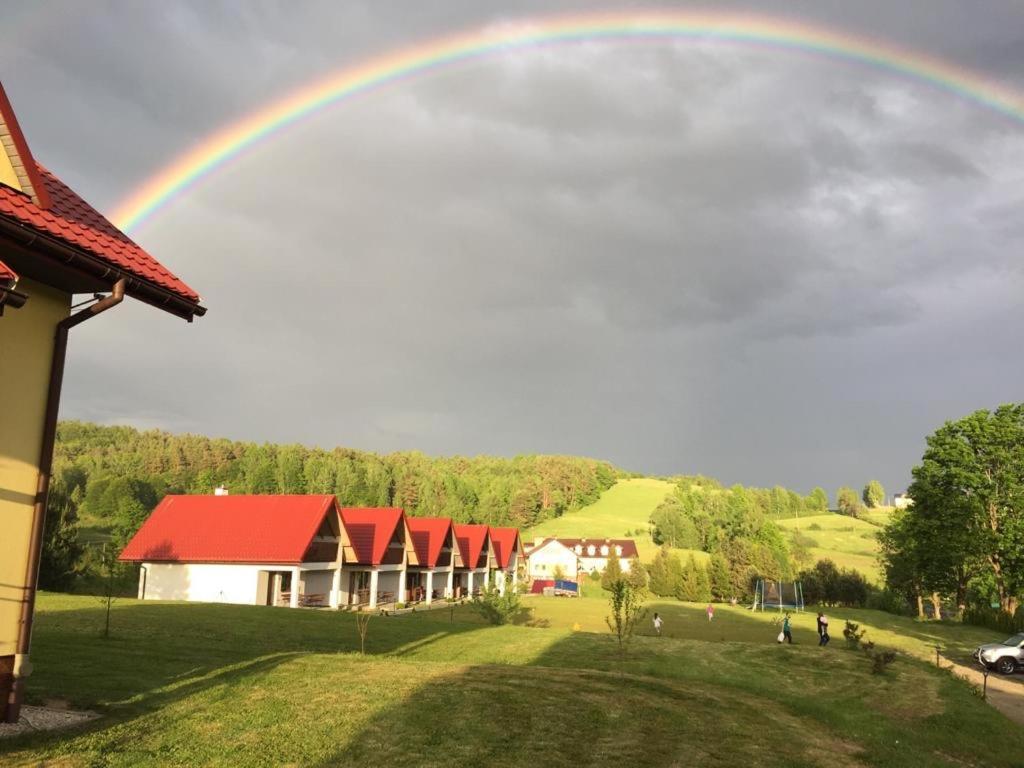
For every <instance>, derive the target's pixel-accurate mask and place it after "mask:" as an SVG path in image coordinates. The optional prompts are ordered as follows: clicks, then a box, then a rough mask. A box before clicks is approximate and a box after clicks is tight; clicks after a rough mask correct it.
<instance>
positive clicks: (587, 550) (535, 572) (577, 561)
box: [526, 537, 638, 581]
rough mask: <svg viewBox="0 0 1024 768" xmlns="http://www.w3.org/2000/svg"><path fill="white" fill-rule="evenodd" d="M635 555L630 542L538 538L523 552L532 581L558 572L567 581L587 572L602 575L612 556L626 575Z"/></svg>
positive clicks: (634, 544)
mask: <svg viewBox="0 0 1024 768" xmlns="http://www.w3.org/2000/svg"><path fill="white" fill-rule="evenodd" d="M637 556H638V552H637V548H636V542H635V541H633V539H572V538H557V537H548V538H538V539H534V542H533V546H532V547H529V548H528V549H527V550H526V559H527V562H528V564H529V565H528V572H529V574H530V578H531V579H551V578H554V574H555V572H556V570H561V572H562V573H564V574H565V577H566V578H567V579H572V580H573V581H576V580H578V579H579V577H580V576H582V575H585V574H588V573H601V572H602V571H604V569H605V568H607V567H608V560H609V559H610V558H612V557H617V558H619V565H620V567H621V568H622V570H623V572H628V571H629V567H630V561H631V560H632V559H633V558H634V557H637Z"/></svg>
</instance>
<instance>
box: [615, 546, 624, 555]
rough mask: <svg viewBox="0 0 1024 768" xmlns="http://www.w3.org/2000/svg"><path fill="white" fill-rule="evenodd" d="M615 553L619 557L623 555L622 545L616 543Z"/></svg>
mask: <svg viewBox="0 0 1024 768" xmlns="http://www.w3.org/2000/svg"><path fill="white" fill-rule="evenodd" d="M615 554H616V556H617V557H622V547H620V546H619V545H618V544H616V545H615Z"/></svg>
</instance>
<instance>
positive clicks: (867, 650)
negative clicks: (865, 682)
mask: <svg viewBox="0 0 1024 768" xmlns="http://www.w3.org/2000/svg"><path fill="white" fill-rule="evenodd" d="M861 634H863V632H862V633H861ZM862 650H863V651H864V655H865V656H867V657H868V658H869V659H871V674H873V675H880V674H882V673H883V672H885V668H886V667H888V666H889V665H890V664H892V663H893V662H894V661H896V652H895V651H884V650H882V649H877V650H876V649H875V644H874V643H871V642H867V643H864V645H863V646H862Z"/></svg>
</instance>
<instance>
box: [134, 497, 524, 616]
mask: <svg viewBox="0 0 1024 768" xmlns="http://www.w3.org/2000/svg"><path fill="white" fill-rule="evenodd" d="M522 556H523V545H522V541H521V539H520V536H519V530H518V529H516V528H491V527H489V526H486V525H456V524H454V523H453V522H452V520H451V519H450V518H414V517H407V516H406V514H405V512H404V510H402V509H398V508H342V507H339V506H338V501H337V499H336V498H335V497H334V496H331V495H322V496H316V495H308V496H287V495H267V496H231V495H228V494H226V493H223V492H218V493H217V494H216V495H212V496H167V497H165V498H164V499H163V501H161V502H160V504H158V505H157V507H156V509H154V510H153V513H152V514H151V515H150V516H149V518H148V519H147V520H146V522H145V523H143V524H142V527H141V528H139V530H138V532H137V533H136V534H135V536H134V537H133V538H132V539H131V541H129V542H128V545H127V546H126V547H125V548H124V551H123V552H122V553H121V560H122V561H125V562H132V563H138V564H139V565H140V570H139V590H138V596H139V599H140V600H195V601H201V602H215V603H236V604H242V605H280V606H290V607H292V608H297V607H300V606H307V607H314V606H319V607H330V608H345V607H368V608H377V607H378V606H382V605H387V604H390V605H394V604H397V603H404V604H410V603H424V604H426V605H430V604H431V603H432V602H433V601H434V600H440V599H444V598H448V597H455V598H457V597H464V596H471V595H475V594H479V593H480V592H481V591H482V590H484V589H487V588H488V587H489V586H490V585H492V584H496V585H497V587H498V589H499V591H500V592H502V593H504V591H505V585H506V581H507V582H508V583H509V584H510V585H511V586H512V588H515V586H516V584H517V581H518V570H519V568H520V565H521V564H522V562H523V557H522Z"/></svg>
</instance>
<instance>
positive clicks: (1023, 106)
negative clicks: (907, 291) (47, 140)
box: [111, 11, 1024, 231]
mask: <svg viewBox="0 0 1024 768" xmlns="http://www.w3.org/2000/svg"><path fill="white" fill-rule="evenodd" d="M633 39H691V40H702V41H711V42H725V43H732V44H752V45H761V46H766V47H770V48H778V49H784V50H792V51H797V52H804V53H810V54H815V55H823V56H829V57H832V58H835V59H838V60H843V61H847V62H852V63H856V64H860V65H865V66H870V67H874V68H878V69H882V70H886V71H889V72H893V73H896V74H898V75H901V76H904V77H908V78H911V79H913V80H916V81H918V82H921V83H924V84H926V85H929V86H932V87H935V88H939V89H941V90H944V91H946V92H949V93H953V94H955V95H958V96H960V97H963V98H966V99H968V100H970V101H972V102H975V103H977V104H980V105H982V106H984V107H987V108H989V109H993V110H996V111H997V112H1000V113H1002V114H1004V115H1007V116H1009V117H1011V118H1013V119H1017V120H1024V96H1022V95H1021V94H1019V93H1017V92H1015V91H1013V90H1011V89H1009V88H1007V87H1004V86H1000V85H998V84H996V83H993V82H991V81H988V80H986V79H984V78H982V77H981V76H979V75H977V74H974V73H972V72H970V71H968V70H966V69H964V68H962V67H959V66H957V65H955V64H951V63H949V62H945V61H942V60H940V59H936V58H933V57H930V56H927V55H925V54H922V53H918V52H915V51H910V50H906V49H902V48H898V47H895V46H893V45H890V44H887V43H884V42H881V41H878V40H872V39H868V38H864V37H857V36H854V35H850V34H846V33H840V32H837V31H835V30H832V29H828V28H825V27H820V26H814V25H810V24H805V23H802V22H796V21H793V20H789V19H781V18H771V17H764V16H752V15H736V14H727V13H717V12H716V13H709V12H703V13H691V12H677V11H664V12H629V13H599V14H589V15H577V16H571V17H555V18H539V19H537V18H535V19H529V20H527V21H526V22H523V23H518V24H515V25H509V24H506V25H502V26H492V27H485V28H482V29H477V30H474V31H470V32H466V33H461V34H457V35H454V36H450V37H444V38H441V39H436V40H430V41H427V42H425V43H422V44H419V45H414V46H412V47H409V48H405V49H402V50H399V51H396V52H392V53H387V54H384V55H382V56H380V57H377V58H374V59H371V60H369V61H366V62H364V63H362V64H359V65H356V66H352V67H349V68H346V69H343V70H341V71H339V72H336V73H334V74H331V75H328V76H327V77H324V78H323V79H320V80H318V81H316V82H314V83H312V84H309V85H306V86H304V87H302V88H299V89H298V90H295V91H293V92H292V93H290V94H288V95H287V96H285V97H284V98H281V99H280V100H278V101H275V102H273V103H271V104H268V105H267V106H264V107H262V108H261V109H258V110H256V111H255V112H252V113H251V114H249V115H247V116H245V117H243V118H242V119H240V120H238V121H237V122H235V123H232V124H230V125H228V126H226V127H224V128H222V129H220V130H218V131H216V132H214V133H213V134H211V135H209V136H207V137H206V138H204V139H203V140H202V141H200V142H199V143H198V144H197V145H195V146H194V147H192V148H191V149H189V150H187V151H186V152H184V153H183V154H181V155H180V156H178V157H177V158H175V159H174V160H173V161H172V162H171V163H170V164H169V165H167V166H166V167H164V168H163V169H162V170H160V171H159V172H157V173H156V174H155V175H154V176H152V177H151V178H149V179H148V180H146V181H145V182H144V183H143V184H142V185H140V186H139V187H138V188H137V189H135V190H134V191H133V192H132V193H131V194H129V195H128V196H127V197H126V198H125V199H124V200H123V201H121V203H120V204H119V205H118V206H117V208H116V210H115V211H114V212H113V215H112V217H111V218H112V219H113V221H114V222H115V223H116V224H117V225H118V226H119V227H121V228H122V229H124V230H125V231H131V230H133V229H135V228H137V227H138V226H139V225H140V224H142V223H143V222H144V221H146V220H147V219H149V218H150V217H152V216H153V214H154V213H156V212H157V211H159V210H161V209H163V208H166V207H167V206H168V204H169V203H171V202H172V201H173V200H175V199H177V198H179V197H181V196H182V195H184V194H186V193H187V192H188V191H189V190H191V189H193V188H194V187H195V186H196V184H198V183H199V182H200V181H202V180H203V179H205V178H208V177H209V176H210V175H211V174H213V173H214V172H215V171H217V170H219V169H222V168H224V167H225V166H226V164H228V163H229V162H230V161H231V160H233V159H235V158H237V157H239V156H240V155H241V154H242V153H244V152H245V151H246V150H248V149H250V148H252V147H254V146H256V145H257V144H259V143H260V142H262V141H265V140H267V139H268V138H270V137H272V136H275V135H278V134H280V133H281V132H283V131H284V130H286V129H287V128H288V127H289V126H294V125H295V124H296V123H298V122H299V121H301V120H302V119H304V118H307V117H309V116H311V115H313V114H316V113H317V112H319V111H320V110H323V109H324V108H326V107H328V106H331V105H333V104H337V103H338V102H341V101H343V100H345V99H347V98H350V97H353V96H356V95H358V94H362V93H366V92H367V91H371V90H373V89H376V88H380V87H382V86H385V85H387V84H389V83H394V82H396V81H398V80H401V79H404V78H407V77H411V76H416V75H419V74H423V73H426V72H429V71H432V70H436V69H438V68H442V67H448V66H453V65H457V64H459V63H462V62H466V61H470V60H473V59H478V58H481V57H485V56H488V55H492V54H498V53H504V52H509V51H517V50H522V49H526V48H530V47H535V46H538V45H544V44H554V43H572V42H585V41H595V40H596V41H599V40H633Z"/></svg>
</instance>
